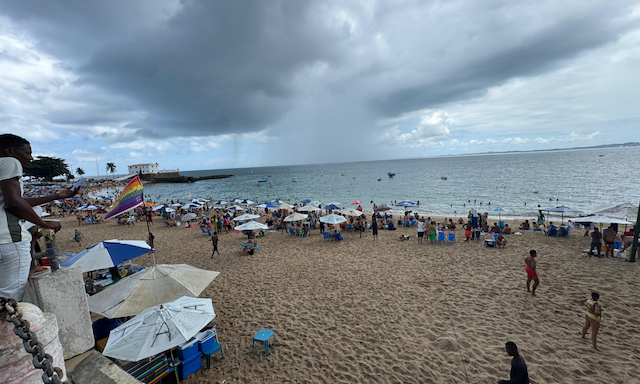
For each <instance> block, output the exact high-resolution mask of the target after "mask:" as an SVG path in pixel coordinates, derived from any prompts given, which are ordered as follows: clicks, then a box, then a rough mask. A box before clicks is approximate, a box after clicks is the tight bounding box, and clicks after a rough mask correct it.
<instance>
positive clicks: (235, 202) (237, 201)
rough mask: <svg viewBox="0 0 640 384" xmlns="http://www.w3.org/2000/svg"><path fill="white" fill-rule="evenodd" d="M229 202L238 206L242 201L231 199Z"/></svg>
mask: <svg viewBox="0 0 640 384" xmlns="http://www.w3.org/2000/svg"><path fill="white" fill-rule="evenodd" d="M231 202H232V203H234V204H240V203H242V199H233V200H231Z"/></svg>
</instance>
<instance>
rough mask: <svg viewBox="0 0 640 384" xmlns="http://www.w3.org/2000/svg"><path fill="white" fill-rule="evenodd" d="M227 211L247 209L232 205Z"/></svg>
mask: <svg viewBox="0 0 640 384" xmlns="http://www.w3.org/2000/svg"><path fill="white" fill-rule="evenodd" d="M227 209H228V210H232V211H246V210H247V208H244V207H241V206H239V205H234V206H232V207H229V208H227Z"/></svg>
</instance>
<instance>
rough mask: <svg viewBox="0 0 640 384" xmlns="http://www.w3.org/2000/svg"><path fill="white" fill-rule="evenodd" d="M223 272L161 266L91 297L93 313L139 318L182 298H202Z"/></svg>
mask: <svg viewBox="0 0 640 384" xmlns="http://www.w3.org/2000/svg"><path fill="white" fill-rule="evenodd" d="M219 274H220V272H215V271H207V270H204V269H199V268H196V267H192V266H190V265H187V264H158V265H154V266H152V267H149V268H145V269H143V270H142V271H140V272H138V273H134V274H132V275H128V276H126V277H125V278H124V279H122V280H120V281H119V282H118V284H114V285H111V286H109V287H108V288H107V289H105V290H104V291H101V292H98V293H96V294H95V295H93V296H89V298H88V302H89V310H90V311H91V312H93V313H98V314H100V315H102V316H105V317H108V318H110V319H113V318H118V317H127V316H135V315H137V314H138V313H140V312H142V311H144V310H145V309H146V308H149V307H151V306H154V305H159V304H162V303H166V302H167V301H171V300H175V299H177V298H180V297H182V296H191V297H198V296H199V295H200V294H201V293H202V291H204V289H205V288H207V287H208V286H209V284H211V282H212V281H213V279H215V278H216V277H217V276H218V275H219Z"/></svg>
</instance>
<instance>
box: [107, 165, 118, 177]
mask: <svg viewBox="0 0 640 384" xmlns="http://www.w3.org/2000/svg"><path fill="white" fill-rule="evenodd" d="M107 172H109V173H111V177H113V174H114V173H116V164H115V163H107Z"/></svg>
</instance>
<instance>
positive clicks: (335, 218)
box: [320, 213, 347, 224]
mask: <svg viewBox="0 0 640 384" xmlns="http://www.w3.org/2000/svg"><path fill="white" fill-rule="evenodd" d="M320 221H321V222H323V223H325V224H340V223H344V222H346V221H347V219H346V218H345V217H344V216H340V215H336V214H333V213H332V214H330V215H327V216H322V217H321V218H320Z"/></svg>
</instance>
